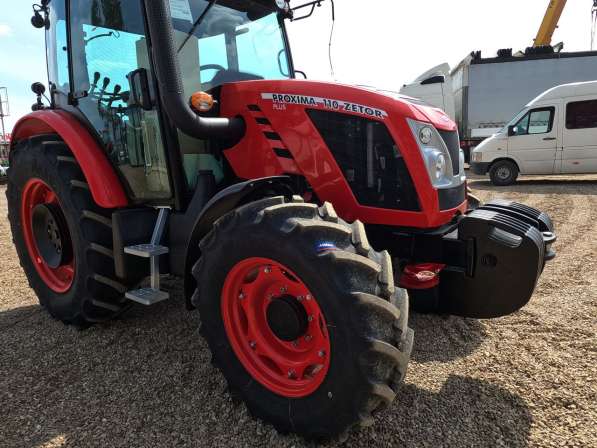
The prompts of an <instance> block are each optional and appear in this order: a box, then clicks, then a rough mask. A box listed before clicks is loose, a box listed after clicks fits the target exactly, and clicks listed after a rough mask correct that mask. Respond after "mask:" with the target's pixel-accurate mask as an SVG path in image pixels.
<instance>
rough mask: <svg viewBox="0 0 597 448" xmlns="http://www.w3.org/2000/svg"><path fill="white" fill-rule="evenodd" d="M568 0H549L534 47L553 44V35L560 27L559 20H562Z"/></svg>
mask: <svg viewBox="0 0 597 448" xmlns="http://www.w3.org/2000/svg"><path fill="white" fill-rule="evenodd" d="M566 1H567V0H549V5H548V6H547V11H546V12H545V17H543V22H541V26H540V27H539V31H538V32H537V37H535V43H534V44H533V46H534V47H541V46H543V45H550V44H551V37H552V36H553V33H554V31H555V30H556V28H557V27H558V22H559V21H560V17H561V16H562V11H564V7H565V6H566Z"/></svg>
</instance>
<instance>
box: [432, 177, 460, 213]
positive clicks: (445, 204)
mask: <svg viewBox="0 0 597 448" xmlns="http://www.w3.org/2000/svg"><path fill="white" fill-rule="evenodd" d="M437 195H438V198H439V209H440V210H450V209H452V208H456V207H458V206H459V205H460V204H462V203H463V202H464V201H465V199H466V184H464V183H463V184H462V185H460V186H458V187H454V188H443V189H441V190H438V191H437Z"/></svg>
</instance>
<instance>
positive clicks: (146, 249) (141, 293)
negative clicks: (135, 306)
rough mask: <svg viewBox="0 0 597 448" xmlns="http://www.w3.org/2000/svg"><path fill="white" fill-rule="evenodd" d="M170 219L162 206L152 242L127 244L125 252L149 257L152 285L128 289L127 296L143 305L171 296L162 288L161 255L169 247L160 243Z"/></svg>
mask: <svg viewBox="0 0 597 448" xmlns="http://www.w3.org/2000/svg"><path fill="white" fill-rule="evenodd" d="M167 219H168V209H167V208H160V212H159V214H158V219H157V221H156V223H155V228H154V229H153V235H152V236H151V242H150V243H149V244H136V245H134V246H127V247H125V248H124V252H125V253H127V254H130V255H133V256H136V257H142V258H149V268H150V274H151V276H150V278H151V287H149V288H141V289H136V290H134V291H128V292H127V293H126V294H125V297H126V298H127V299H129V300H133V301H134V302H137V303H141V304H142V305H147V306H149V305H154V304H156V303H158V302H161V301H162V300H166V299H168V298H169V297H170V294H168V293H167V292H166V291H161V290H160V255H164V254H167V253H168V248H167V247H165V246H161V245H160V241H161V240H162V236H163V234H164V227H165V226H166V220H167Z"/></svg>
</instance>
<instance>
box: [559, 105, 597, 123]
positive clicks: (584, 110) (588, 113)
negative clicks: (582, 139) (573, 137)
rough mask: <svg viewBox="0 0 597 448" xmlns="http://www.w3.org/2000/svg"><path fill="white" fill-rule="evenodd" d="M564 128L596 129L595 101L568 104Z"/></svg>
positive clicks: (596, 107)
mask: <svg viewBox="0 0 597 448" xmlns="http://www.w3.org/2000/svg"><path fill="white" fill-rule="evenodd" d="M566 128H567V129H587V128H597V100H590V101H575V102H573V103H568V105H567V106H566Z"/></svg>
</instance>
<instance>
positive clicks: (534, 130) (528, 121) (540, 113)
mask: <svg viewBox="0 0 597 448" xmlns="http://www.w3.org/2000/svg"><path fill="white" fill-rule="evenodd" d="M554 113H555V108H554V107H544V108H542V109H533V110H531V111H529V112H528V113H527V114H526V115H525V116H524V117H522V118H521V119H520V120H519V121H518V123H516V126H515V128H514V135H531V134H547V133H548V132H551V129H552V126H553V116H554Z"/></svg>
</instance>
